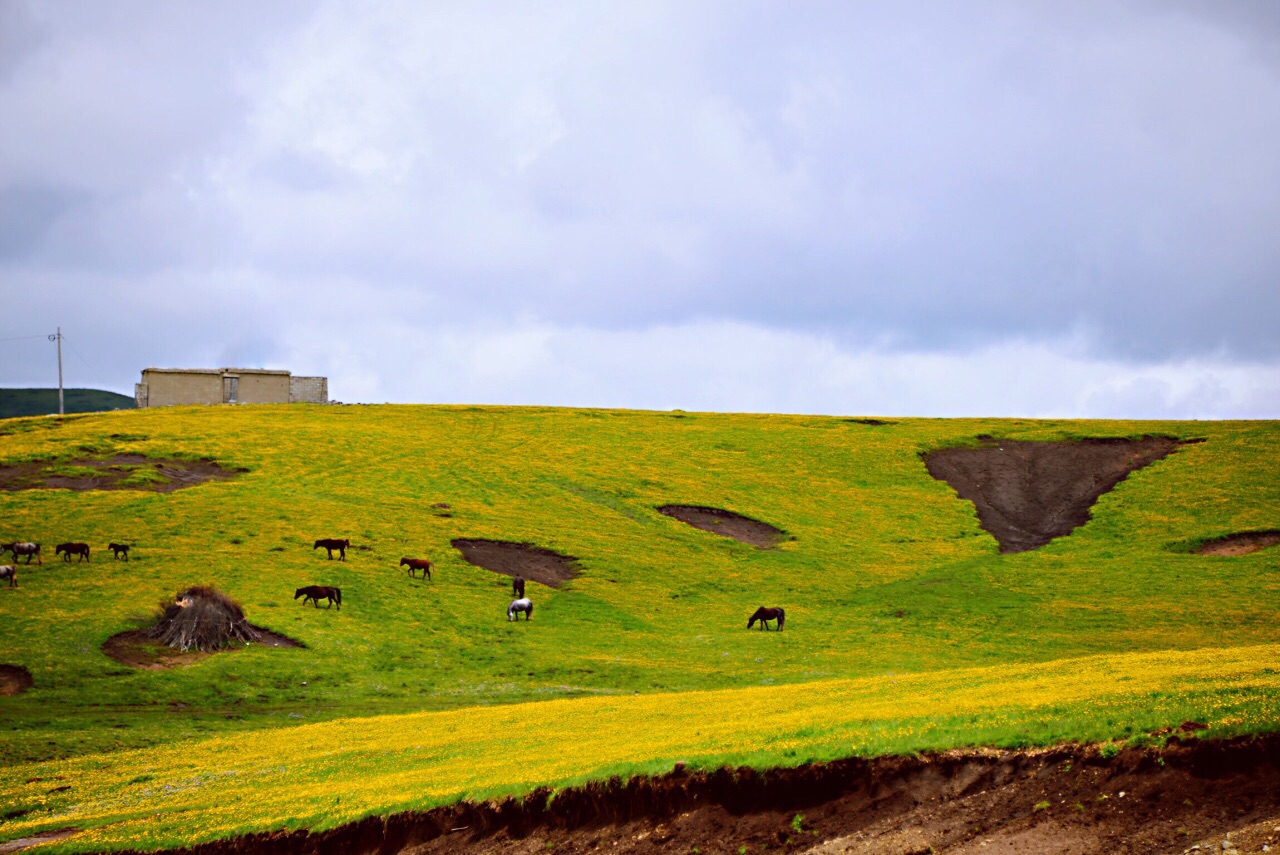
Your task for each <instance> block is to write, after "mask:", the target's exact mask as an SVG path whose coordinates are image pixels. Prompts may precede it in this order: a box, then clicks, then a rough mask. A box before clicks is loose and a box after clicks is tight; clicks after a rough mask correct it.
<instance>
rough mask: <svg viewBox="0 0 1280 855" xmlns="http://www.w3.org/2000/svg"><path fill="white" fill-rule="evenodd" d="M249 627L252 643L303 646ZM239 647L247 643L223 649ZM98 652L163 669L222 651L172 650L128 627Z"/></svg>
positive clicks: (126, 662)
mask: <svg viewBox="0 0 1280 855" xmlns="http://www.w3.org/2000/svg"><path fill="white" fill-rule="evenodd" d="M250 628H251V629H253V630H254V632H256V633H257V635H258V640H257V641H256V642H254V643H255V644H261V645H263V646H264V647H305V646H306V645H305V644H303V643H302V642H301V641H295V640H294V639H292V638H289V637H288V636H287V635H281V634H280V633H278V632H272V631H271V630H269V629H263V628H262V627H260V626H253V625H252V624H250ZM242 646H244V647H247V646H248V645H240V646H237V647H227V648H224V650H237V649H239V647H242ZM102 652H103V653H105V654H106V655H108V656H110V657H111V658H112V659H114V660H116V661H117V662H119V663H121V664H123V665H128V666H129V667H131V668H140V669H142V670H144V671H163V670H165V669H167V668H183V667H186V666H187V665H194V664H195V663H197V662H199V661H200V660H201V659H206V658H208V657H210V656H212V655H214V653H218V652H223V651H208V652H206V651H201V650H187V651H183V650H175V649H174V648H172V647H169V646H168V645H166V644H164V643H162V642H160V641H157V640H156V639H153V638H150V637H148V636H147V630H145V629H131V630H129V631H127V632H120V633H116V634H115V635H113V636H111V637H110V638H108V639H107V640H106V641H104V642H103V643H102Z"/></svg>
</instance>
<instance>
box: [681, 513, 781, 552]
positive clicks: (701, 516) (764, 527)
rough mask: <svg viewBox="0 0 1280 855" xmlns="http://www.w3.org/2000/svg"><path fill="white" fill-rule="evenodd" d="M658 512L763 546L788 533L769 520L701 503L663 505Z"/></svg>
mask: <svg viewBox="0 0 1280 855" xmlns="http://www.w3.org/2000/svg"><path fill="white" fill-rule="evenodd" d="M658 513H660V514H665V515H666V516H669V517H673V518H675V519H678V520H680V522H682V523H687V524H689V525H691V526H693V527H694V528H700V529H702V530H703V531H709V532H711V533H712V534H718V535H721V536H723V537H731V538H733V539H734V540H737V541H741V542H742V543H749V544H751V545H752V546H758V547H760V548H761V549H768V548H769V547H771V546H777V545H778V543H779V542H781V541H782V540H784V539H785V538H786V536H787V534H786V532H784V531H782V530H781V529H778V528H774V527H773V526H771V525H769V524H768V523H765V522H760V521H759V520H753V519H751V518H750V517H744V516H743V515H742V514H735V513H734V512H733V511H726V510H723V509H721V508H707V507H702V506H700V505H663V506H662V507H660V508H658Z"/></svg>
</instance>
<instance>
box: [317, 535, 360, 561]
mask: <svg viewBox="0 0 1280 855" xmlns="http://www.w3.org/2000/svg"><path fill="white" fill-rule="evenodd" d="M322 546H323V547H324V550H325V552H327V553H329V560H330V561H332V560H333V550H335V549H336V550H338V557H339V559H340V560H342V561H346V560H347V550H348V549H350V548H351V541H349V540H339V539H337V538H336V537H322V538H320V539H319V540H317V541H316V545H315V546H313V547H311V550H312V551H313V552H314V551H315V550H317V549H319V548H320V547H322Z"/></svg>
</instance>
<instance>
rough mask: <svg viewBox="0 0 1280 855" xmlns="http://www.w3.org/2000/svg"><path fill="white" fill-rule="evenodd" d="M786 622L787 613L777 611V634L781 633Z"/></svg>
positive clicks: (780, 610)
mask: <svg viewBox="0 0 1280 855" xmlns="http://www.w3.org/2000/svg"><path fill="white" fill-rule="evenodd" d="M786 622H787V613H786V612H785V611H783V610H782V609H778V632H782V625H783V624H785V623H786Z"/></svg>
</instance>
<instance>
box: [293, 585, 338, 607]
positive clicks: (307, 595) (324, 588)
mask: <svg viewBox="0 0 1280 855" xmlns="http://www.w3.org/2000/svg"><path fill="white" fill-rule="evenodd" d="M298 597H302V604H303V605H304V606H305V605H306V604H307V600H311V602H313V603H315V604H316V608H320V600H322V599H324V600H328V601H329V605H328V608H333V604H334V603H337V604H338V611H342V589H340V588H330V587H329V586H328V585H308V586H307V587H305V588H299V589H298V590H296V591H294V592H293V598H294V599H295V600H296V599H298Z"/></svg>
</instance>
